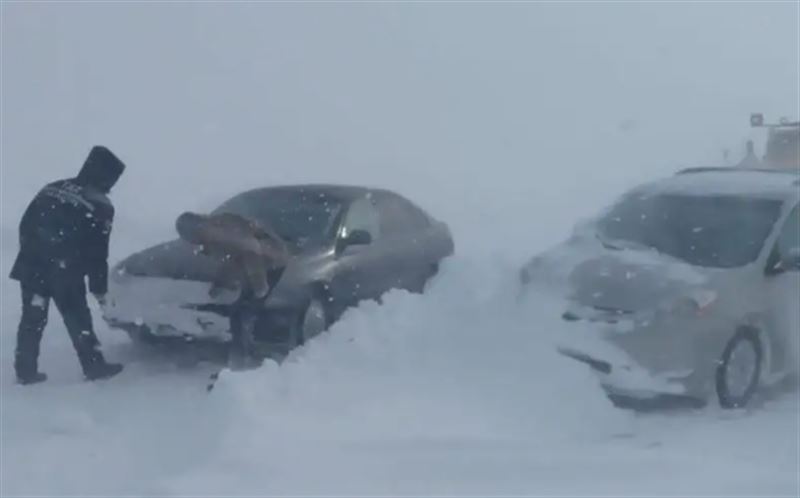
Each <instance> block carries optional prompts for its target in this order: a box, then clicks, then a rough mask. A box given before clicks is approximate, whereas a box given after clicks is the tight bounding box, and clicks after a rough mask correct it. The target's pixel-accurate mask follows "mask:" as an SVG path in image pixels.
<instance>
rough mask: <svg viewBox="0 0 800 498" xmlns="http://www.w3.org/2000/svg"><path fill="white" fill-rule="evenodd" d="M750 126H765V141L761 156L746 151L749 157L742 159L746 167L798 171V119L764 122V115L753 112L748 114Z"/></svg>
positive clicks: (799, 122) (799, 155) (799, 130)
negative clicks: (757, 156)
mask: <svg viewBox="0 0 800 498" xmlns="http://www.w3.org/2000/svg"><path fill="white" fill-rule="evenodd" d="M750 126H752V127H753V128H766V129H767V141H766V145H765V150H764V156H763V157H762V158H760V159H758V158H756V157H755V155H754V153H753V152H752V150H749V151H748V156H751V157H745V159H744V160H743V161H742V162H743V163H744V164H745V165H746V166H747V167H751V168H752V167H760V168H765V169H780V170H787V169H788V170H795V171H800V121H790V120H789V119H787V118H781V119H780V121H778V122H777V123H765V122H764V116H763V115H762V114H760V113H755V114H752V115H751V116H750ZM748 147H752V143H751V144H750V145H749V146H748Z"/></svg>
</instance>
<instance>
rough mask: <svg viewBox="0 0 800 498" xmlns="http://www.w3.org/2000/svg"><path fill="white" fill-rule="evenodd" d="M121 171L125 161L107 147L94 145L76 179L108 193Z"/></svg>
mask: <svg viewBox="0 0 800 498" xmlns="http://www.w3.org/2000/svg"><path fill="white" fill-rule="evenodd" d="M123 171H125V163H123V162H122V161H121V160H120V159H119V158H118V157H117V156H115V155H114V153H113V152H111V151H110V150H109V149H108V148H107V147H103V146H102V145H96V146H94V147H92V150H91V151H90V152H89V157H87V158H86V161H85V162H84V163H83V167H82V168H81V171H80V173H78V176H77V181H78V183H81V184H83V185H90V186H92V187H95V188H97V189H98V190H100V191H101V192H104V193H108V192H110V191H111V188H112V187H113V186H114V184H116V183H117V180H119V177H120V176H122V172H123Z"/></svg>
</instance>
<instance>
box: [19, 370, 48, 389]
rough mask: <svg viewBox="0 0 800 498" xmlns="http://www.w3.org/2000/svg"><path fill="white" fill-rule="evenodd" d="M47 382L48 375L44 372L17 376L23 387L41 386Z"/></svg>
mask: <svg viewBox="0 0 800 498" xmlns="http://www.w3.org/2000/svg"><path fill="white" fill-rule="evenodd" d="M46 380H47V374H46V373H44V372H33V373H29V374H28V373H26V374H19V373H18V374H17V383H18V384H21V385H23V386H29V385H31V384H39V383H40V382H44V381H46Z"/></svg>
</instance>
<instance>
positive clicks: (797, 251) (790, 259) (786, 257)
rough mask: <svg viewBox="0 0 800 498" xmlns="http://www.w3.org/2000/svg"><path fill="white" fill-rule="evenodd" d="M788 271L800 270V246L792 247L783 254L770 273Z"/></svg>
mask: <svg viewBox="0 0 800 498" xmlns="http://www.w3.org/2000/svg"><path fill="white" fill-rule="evenodd" d="M787 271H800V248H792V249H790V250H788V251H786V253H785V254H783V255H781V257H780V259H778V261H777V262H776V263H775V265H774V266H773V267H772V271H771V272H770V273H772V274H778V273H783V272H787Z"/></svg>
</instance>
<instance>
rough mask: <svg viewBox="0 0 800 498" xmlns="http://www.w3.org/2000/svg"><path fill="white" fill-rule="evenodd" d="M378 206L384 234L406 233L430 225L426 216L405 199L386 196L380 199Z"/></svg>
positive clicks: (420, 229)
mask: <svg viewBox="0 0 800 498" xmlns="http://www.w3.org/2000/svg"><path fill="white" fill-rule="evenodd" d="M379 206H380V213H381V227H382V230H383V233H384V234H389V233H391V234H392V235H407V234H411V233H414V232H419V231H422V230H425V229H426V228H428V227H429V226H430V220H429V219H428V218H427V216H425V215H424V214H423V213H422V212H420V210H419V209H418V208H417V207H416V206H414V205H413V204H411V203H410V202H409V201H406V200H405V199H402V198H399V197H386V198H384V199H382V200H381V202H380V204H379Z"/></svg>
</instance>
